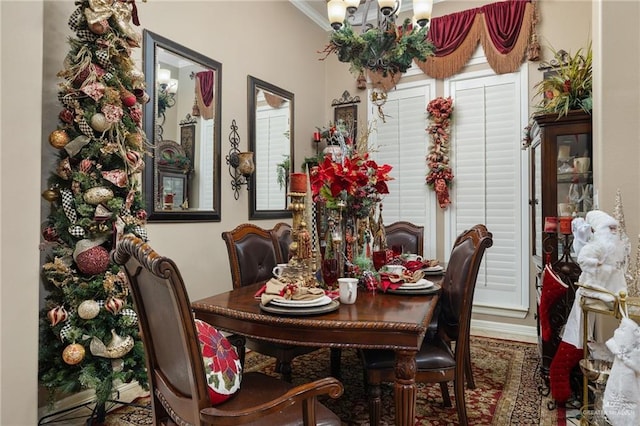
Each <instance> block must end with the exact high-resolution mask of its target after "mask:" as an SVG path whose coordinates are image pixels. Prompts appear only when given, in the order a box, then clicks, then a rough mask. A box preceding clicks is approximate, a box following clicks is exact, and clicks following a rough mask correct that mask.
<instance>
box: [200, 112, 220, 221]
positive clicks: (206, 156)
mask: <svg viewBox="0 0 640 426" xmlns="http://www.w3.org/2000/svg"><path fill="white" fill-rule="evenodd" d="M200 123H202V125H201V132H200V141H199V142H198V143H197V144H196V146H199V147H200V155H199V157H200V168H199V169H198V170H199V171H200V173H201V175H200V177H199V178H198V179H197V181H198V184H199V185H200V186H199V187H198V188H199V189H198V197H199V199H198V208H199V209H200V210H213V191H214V189H213V182H214V178H213V175H214V172H215V170H214V168H215V167H216V165H215V162H214V161H213V153H214V149H213V144H212V143H211V142H210V141H212V140H214V136H213V126H214V124H213V119H210V120H201V121H200ZM212 166H213V167H212Z"/></svg>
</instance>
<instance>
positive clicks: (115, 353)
mask: <svg viewBox="0 0 640 426" xmlns="http://www.w3.org/2000/svg"><path fill="white" fill-rule="evenodd" d="M75 4H76V6H77V8H76V10H75V11H74V12H73V13H72V15H71V17H70V19H69V26H70V27H71V29H72V30H73V31H74V32H75V37H71V38H70V39H69V45H70V51H69V53H68V54H67V56H66V58H65V59H64V63H63V70H62V71H60V72H59V73H58V76H59V77H60V78H61V83H60V85H59V87H60V88H59V94H58V97H59V100H60V103H61V110H60V112H59V115H58V117H59V124H58V128H57V129H56V130H54V131H53V132H52V133H51V134H50V135H49V143H50V144H51V145H52V146H53V147H54V148H57V149H59V156H58V164H57V167H56V169H55V170H54V171H52V174H51V176H50V178H49V188H48V189H46V190H45V191H44V192H43V194H42V195H43V198H44V199H45V200H47V201H49V202H50V203H51V204H50V205H51V212H50V215H49V217H48V220H47V223H46V225H45V226H44V228H43V230H42V236H43V238H44V240H45V242H44V243H43V245H42V248H43V250H45V252H46V254H47V259H46V263H45V264H44V265H43V267H42V276H43V281H44V285H45V289H46V290H47V291H48V294H47V296H46V302H45V303H46V306H45V308H44V309H43V310H42V311H41V321H40V345H39V347H40V349H39V378H40V381H41V384H42V385H44V386H45V387H47V388H48V389H49V390H50V391H51V395H52V396H53V395H54V394H55V393H56V392H57V391H61V392H77V391H80V390H82V389H89V388H92V389H95V392H96V407H97V409H96V412H97V413H98V414H97V416H98V417H101V416H104V406H105V402H106V401H107V400H109V399H111V398H113V397H114V387H115V386H116V385H117V384H118V383H128V382H132V381H138V382H139V383H140V384H141V385H142V386H143V387H146V386H147V375H146V370H145V363H144V348H143V347H142V342H141V340H140V338H139V335H138V324H137V315H136V312H135V310H134V307H133V304H132V301H131V298H130V297H129V292H128V287H127V281H126V276H125V274H124V272H123V271H121V270H120V268H119V267H118V266H117V265H115V264H114V263H113V262H112V261H111V259H110V252H111V251H112V250H113V249H114V248H115V244H116V241H117V239H118V238H119V237H120V236H121V235H122V234H125V233H134V234H136V235H137V236H139V237H141V238H143V239H145V240H146V230H145V221H146V212H145V210H144V207H143V205H142V197H141V194H140V190H139V186H140V184H139V179H138V175H139V173H140V171H141V170H142V168H143V167H144V162H143V155H144V149H145V145H146V143H147V142H146V137H145V135H144V132H143V131H142V129H141V126H142V104H144V103H145V102H147V101H148V99H149V97H148V95H147V94H146V92H145V88H144V75H143V73H142V72H141V71H139V70H138V69H136V66H135V64H134V62H133V60H132V59H131V49H132V48H136V47H140V40H141V36H140V33H139V32H138V31H137V29H136V28H135V26H134V25H133V24H135V25H139V24H138V22H137V13H136V9H135V3H134V1H133V0H124V1H123V0H115V1H113V0H111V1H104V0H83V1H76V3H75Z"/></svg>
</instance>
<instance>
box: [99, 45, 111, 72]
mask: <svg viewBox="0 0 640 426" xmlns="http://www.w3.org/2000/svg"><path fill="white" fill-rule="evenodd" d="M95 56H96V60H97V61H98V63H99V64H100V65H101V66H102V68H107V67H109V66H110V65H111V63H110V62H109V52H108V51H107V50H106V49H101V50H96V54H95Z"/></svg>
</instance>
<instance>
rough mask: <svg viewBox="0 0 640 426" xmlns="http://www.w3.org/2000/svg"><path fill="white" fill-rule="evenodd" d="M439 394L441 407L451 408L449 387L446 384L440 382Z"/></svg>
mask: <svg viewBox="0 0 640 426" xmlns="http://www.w3.org/2000/svg"><path fill="white" fill-rule="evenodd" d="M440 393H442V405H444V406H445V407H451V397H450V396H449V385H448V384H447V382H440Z"/></svg>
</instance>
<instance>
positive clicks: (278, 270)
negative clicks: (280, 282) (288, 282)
mask: <svg viewBox="0 0 640 426" xmlns="http://www.w3.org/2000/svg"><path fill="white" fill-rule="evenodd" d="M287 266H289V265H288V264H286V263H278V264H277V265H276V266H274V267H273V269H272V270H271V272H273V275H274V276H275V277H276V278H280V277H281V276H282V274H283V273H284V270H285V269H287Z"/></svg>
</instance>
